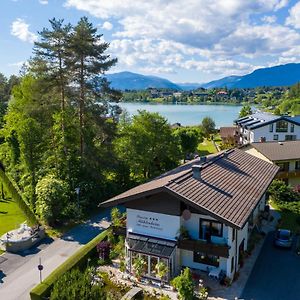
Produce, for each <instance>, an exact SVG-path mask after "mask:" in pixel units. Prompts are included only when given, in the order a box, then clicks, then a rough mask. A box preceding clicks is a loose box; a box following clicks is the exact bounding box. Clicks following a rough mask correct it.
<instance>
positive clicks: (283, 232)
mask: <svg viewBox="0 0 300 300" xmlns="http://www.w3.org/2000/svg"><path fill="white" fill-rule="evenodd" d="M292 241H293V239H292V232H291V231H290V230H288V229H278V230H277V231H276V234H275V240H274V244H275V245H276V246H278V247H283V248H291V247H292Z"/></svg>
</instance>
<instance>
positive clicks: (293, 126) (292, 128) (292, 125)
mask: <svg viewBox="0 0 300 300" xmlns="http://www.w3.org/2000/svg"><path fill="white" fill-rule="evenodd" d="M294 132H295V124H294V123H291V133H294Z"/></svg>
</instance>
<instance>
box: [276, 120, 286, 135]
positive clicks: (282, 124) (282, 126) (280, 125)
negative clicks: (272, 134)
mask: <svg viewBox="0 0 300 300" xmlns="http://www.w3.org/2000/svg"><path fill="white" fill-rule="evenodd" d="M276 132H288V122H287V121H284V120H281V121H278V122H277V123H276Z"/></svg>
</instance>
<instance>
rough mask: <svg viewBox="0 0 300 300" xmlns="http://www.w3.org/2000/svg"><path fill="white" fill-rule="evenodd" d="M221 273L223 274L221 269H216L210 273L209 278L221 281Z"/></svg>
mask: <svg viewBox="0 0 300 300" xmlns="http://www.w3.org/2000/svg"><path fill="white" fill-rule="evenodd" d="M220 273H221V269H219V268H216V269H212V270H211V271H210V272H209V274H208V276H209V277H212V278H215V279H219V277H220Z"/></svg>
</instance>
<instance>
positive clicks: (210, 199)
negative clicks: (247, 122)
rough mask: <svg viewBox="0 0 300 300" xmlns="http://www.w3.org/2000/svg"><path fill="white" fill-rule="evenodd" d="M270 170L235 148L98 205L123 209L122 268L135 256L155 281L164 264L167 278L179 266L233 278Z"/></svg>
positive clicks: (271, 174) (274, 170)
mask: <svg viewBox="0 0 300 300" xmlns="http://www.w3.org/2000/svg"><path fill="white" fill-rule="evenodd" d="M278 169H279V168H278V167H277V166H276V165H274V164H271V163H269V162H267V161H264V160H262V159H259V158H257V157H255V156H253V155H250V154H248V153H246V152H244V151H242V150H240V149H231V150H228V151H226V152H223V153H221V154H218V155H214V156H212V157H207V158H203V157H202V158H196V159H194V160H192V161H190V162H188V163H186V164H184V165H182V166H180V167H178V168H176V169H174V170H172V171H170V172H167V173H165V174H163V175H161V176H160V177H157V178H155V179H154V180H152V181H150V182H147V183H145V184H142V185H139V186H137V187H134V188H132V189H130V190H128V191H126V192H124V193H122V194H120V195H118V196H116V197H114V198H112V199H110V200H107V201H106V202H104V203H102V206H104V207H110V206H115V205H124V206H125V207H126V213H127V227H126V242H125V244H126V249H125V250H126V251H125V253H126V268H127V270H128V271H129V272H131V273H133V271H134V269H133V263H134V260H135V258H136V257H142V258H143V259H144V261H145V262H146V267H145V273H144V276H145V277H148V278H152V279H155V278H156V276H157V275H156V272H155V266H156V264H157V263H158V262H160V261H162V262H164V263H165V264H166V265H167V266H168V269H169V272H168V276H167V277H166V278H165V280H169V279H170V278H172V277H173V276H175V275H176V274H178V273H179V272H180V270H181V268H182V267H190V268H192V269H195V270H203V271H208V272H209V273H211V274H219V273H220V272H221V270H222V271H223V272H225V274H226V275H227V276H228V277H230V278H233V276H234V274H235V272H237V271H238V269H239V266H240V265H241V264H242V254H243V252H244V251H245V250H246V249H247V244H248V236H249V231H251V228H253V225H254V224H255V221H256V220H257V218H258V215H259V213H260V211H262V210H264V208H265V204H266V198H265V192H266V190H267V188H268V186H269V185H270V183H271V182H272V180H273V178H274V177H275V175H276V173H277V171H278Z"/></svg>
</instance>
